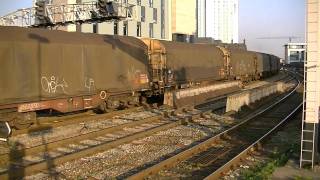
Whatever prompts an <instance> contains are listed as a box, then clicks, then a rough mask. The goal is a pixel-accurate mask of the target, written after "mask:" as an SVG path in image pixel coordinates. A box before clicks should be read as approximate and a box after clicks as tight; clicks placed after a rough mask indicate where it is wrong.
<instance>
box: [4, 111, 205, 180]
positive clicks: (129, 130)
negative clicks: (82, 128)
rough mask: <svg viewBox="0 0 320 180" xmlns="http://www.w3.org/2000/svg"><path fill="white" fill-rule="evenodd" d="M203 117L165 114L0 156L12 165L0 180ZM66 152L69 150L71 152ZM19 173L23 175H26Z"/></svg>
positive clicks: (54, 164) (86, 154) (90, 153)
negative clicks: (168, 116) (169, 115)
mask: <svg viewBox="0 0 320 180" xmlns="http://www.w3.org/2000/svg"><path fill="white" fill-rule="evenodd" d="M200 116H201V113H200V112H199V113H193V114H187V115H184V116H181V117H178V118H177V117H170V118H167V119H165V118H164V117H163V115H157V116H153V117H150V118H146V119H142V120H137V121H133V122H131V123H126V124H122V125H118V126H115V127H111V128H106V129H102V130H99V131H94V132H91V133H87V134H81V135H78V136H75V137H70V138H66V139H63V140H59V141H55V142H50V143H44V144H41V145H39V146H34V147H30V148H22V149H17V150H15V151H14V152H10V153H7V154H1V155H0V159H1V161H2V162H10V164H7V166H6V167H2V168H3V170H2V171H1V172H0V179H10V178H21V177H23V176H28V175H32V174H35V173H37V172H41V171H48V170H49V171H50V170H51V168H54V167H56V166H57V165H59V164H62V163H65V162H68V161H71V160H75V159H79V158H81V157H86V156H89V155H92V154H96V153H98V152H100V151H106V150H108V149H112V148H114V147H117V146H119V145H122V144H126V143H130V142H132V141H133V140H136V139H140V138H144V137H148V136H150V135H152V134H154V133H157V132H160V131H164V130H168V129H171V128H174V127H176V126H179V125H181V123H183V122H185V120H186V119H187V120H189V119H192V118H199V117H200ZM85 141H89V142H85ZM90 141H91V142H90ZM70 144H71V145H72V147H71V146H70ZM75 146H76V147H75ZM77 146H78V147H77ZM62 149H64V150H62ZM66 149H69V151H68V150H66ZM17 172H23V174H21V173H20V174H19V173H17Z"/></svg>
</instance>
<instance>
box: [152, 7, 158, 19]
mask: <svg viewBox="0 0 320 180" xmlns="http://www.w3.org/2000/svg"><path fill="white" fill-rule="evenodd" d="M157 19H158V14H157V8H154V9H153V20H154V22H155V23H157Z"/></svg>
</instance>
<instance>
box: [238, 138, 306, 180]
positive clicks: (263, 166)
mask: <svg viewBox="0 0 320 180" xmlns="http://www.w3.org/2000/svg"><path fill="white" fill-rule="evenodd" d="M297 150H299V145H298V144H294V145H292V146H291V147H290V148H289V149H287V150H286V151H284V152H278V151H274V152H273V153H272V154H271V155H270V160H268V161H267V162H264V163H260V164H258V165H257V166H255V167H253V168H250V169H248V170H245V171H243V172H242V173H241V177H242V178H241V179H249V180H251V179H252V180H265V179H270V176H271V175H272V173H273V172H274V170H275V169H276V168H277V167H281V166H284V165H285V164H286V163H287V162H288V160H289V158H290V156H291V155H292V154H293V153H294V152H297ZM297 180H300V179H297ZM303 180H304V179H303Z"/></svg>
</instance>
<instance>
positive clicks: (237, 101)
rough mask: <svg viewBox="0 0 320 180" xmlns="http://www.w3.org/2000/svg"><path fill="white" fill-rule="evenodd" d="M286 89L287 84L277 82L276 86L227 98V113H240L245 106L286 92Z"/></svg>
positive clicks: (252, 90)
mask: <svg viewBox="0 0 320 180" xmlns="http://www.w3.org/2000/svg"><path fill="white" fill-rule="evenodd" d="M285 89H286V84H284V83H283V82H277V83H276V84H272V85H265V86H262V87H258V88H255V89H250V90H246V91H244V92H241V93H238V94H233V95H231V96H228V98H227V107H226V112H229V111H239V110H241V107H242V106H244V105H249V104H251V103H254V102H256V101H258V100H260V99H262V98H264V97H267V96H269V95H271V94H275V93H277V92H284V91H285Z"/></svg>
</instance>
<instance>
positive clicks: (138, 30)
mask: <svg viewBox="0 0 320 180" xmlns="http://www.w3.org/2000/svg"><path fill="white" fill-rule="evenodd" d="M137 37H141V23H140V22H138V23H137Z"/></svg>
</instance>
